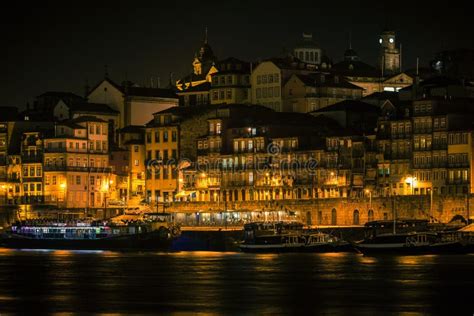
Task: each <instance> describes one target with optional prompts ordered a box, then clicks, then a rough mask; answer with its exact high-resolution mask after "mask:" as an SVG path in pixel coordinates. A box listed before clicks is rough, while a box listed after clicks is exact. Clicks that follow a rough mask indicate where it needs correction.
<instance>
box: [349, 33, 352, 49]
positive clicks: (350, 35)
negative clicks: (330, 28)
mask: <svg viewBox="0 0 474 316" xmlns="http://www.w3.org/2000/svg"><path fill="white" fill-rule="evenodd" d="M349 49H352V30H350V31H349Z"/></svg>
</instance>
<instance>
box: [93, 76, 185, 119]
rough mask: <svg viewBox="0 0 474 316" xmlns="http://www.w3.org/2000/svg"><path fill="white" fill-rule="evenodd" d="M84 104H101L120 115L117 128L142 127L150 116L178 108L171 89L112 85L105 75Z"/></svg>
mask: <svg viewBox="0 0 474 316" xmlns="http://www.w3.org/2000/svg"><path fill="white" fill-rule="evenodd" d="M87 100H88V102H91V103H99V104H105V105H107V106H108V107H110V108H112V109H113V110H115V111H118V112H119V113H120V119H119V123H118V128H123V127H125V126H128V125H144V124H145V123H147V122H148V121H149V120H150V119H151V118H152V117H153V113H155V112H157V111H160V110H164V109H167V108H169V107H173V106H177V105H178V97H177V96H176V94H175V93H174V91H173V90H172V89H167V88H160V87H159V86H158V87H155V86H154V85H153V86H152V87H143V86H139V85H137V84H134V83H132V82H123V83H122V84H121V85H119V84H117V83H115V82H114V81H112V79H110V78H109V77H108V76H107V75H106V77H105V78H104V79H103V80H102V81H101V82H99V83H98V84H97V85H96V86H95V87H93V88H92V89H91V90H90V92H89V94H88V95H87Z"/></svg>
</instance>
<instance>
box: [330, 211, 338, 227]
mask: <svg viewBox="0 0 474 316" xmlns="http://www.w3.org/2000/svg"><path fill="white" fill-rule="evenodd" d="M331 225H337V212H336V209H335V208H333V209H332V211H331Z"/></svg>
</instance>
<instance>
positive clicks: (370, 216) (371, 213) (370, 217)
mask: <svg viewBox="0 0 474 316" xmlns="http://www.w3.org/2000/svg"><path fill="white" fill-rule="evenodd" d="M373 220H374V211H373V210H369V211H368V212H367V221H368V222H372V221H373Z"/></svg>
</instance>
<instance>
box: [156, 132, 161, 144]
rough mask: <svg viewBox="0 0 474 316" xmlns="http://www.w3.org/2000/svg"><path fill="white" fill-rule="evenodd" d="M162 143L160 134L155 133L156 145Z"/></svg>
mask: <svg viewBox="0 0 474 316" xmlns="http://www.w3.org/2000/svg"><path fill="white" fill-rule="evenodd" d="M159 142H160V132H159V131H158V132H155V143H159Z"/></svg>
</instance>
